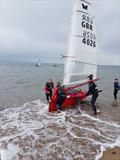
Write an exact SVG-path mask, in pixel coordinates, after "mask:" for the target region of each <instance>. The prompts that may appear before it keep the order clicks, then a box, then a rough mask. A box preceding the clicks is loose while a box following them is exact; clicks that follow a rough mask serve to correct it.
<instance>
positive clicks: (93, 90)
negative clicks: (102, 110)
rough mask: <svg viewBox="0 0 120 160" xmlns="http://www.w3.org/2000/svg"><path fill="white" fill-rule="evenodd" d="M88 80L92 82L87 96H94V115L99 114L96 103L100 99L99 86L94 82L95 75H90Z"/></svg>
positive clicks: (92, 99)
mask: <svg viewBox="0 0 120 160" xmlns="http://www.w3.org/2000/svg"><path fill="white" fill-rule="evenodd" d="M88 79H89V80H90V82H89V84H88V88H89V89H88V92H87V95H92V98H91V104H92V108H93V111H94V114H95V115H96V114H97V110H96V106H95V102H96V100H97V98H98V89H97V85H96V84H95V83H94V82H93V75H92V74H91V75H89V76H88Z"/></svg>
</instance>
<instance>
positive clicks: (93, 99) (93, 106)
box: [91, 95, 98, 115]
mask: <svg viewBox="0 0 120 160" xmlns="http://www.w3.org/2000/svg"><path fill="white" fill-rule="evenodd" d="M97 97H98V95H93V96H92V99H91V104H92V108H93V111H94V114H95V115H96V114H97V110H96V106H95V101H96V99H97Z"/></svg>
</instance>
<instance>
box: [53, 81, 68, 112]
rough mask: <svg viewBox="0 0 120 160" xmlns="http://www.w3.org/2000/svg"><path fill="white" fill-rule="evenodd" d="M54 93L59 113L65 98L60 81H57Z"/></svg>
mask: <svg viewBox="0 0 120 160" xmlns="http://www.w3.org/2000/svg"><path fill="white" fill-rule="evenodd" d="M54 94H55V95H56V96H57V97H56V110H57V112H58V113H60V112H61V110H62V104H63V102H64V100H65V98H66V93H65V89H64V87H63V86H61V84H60V82H57V86H56V88H55V89H54Z"/></svg>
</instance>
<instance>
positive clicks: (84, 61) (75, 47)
mask: <svg viewBox="0 0 120 160" xmlns="http://www.w3.org/2000/svg"><path fill="white" fill-rule="evenodd" d="M64 57H65V67H64V78H63V85H64V86H65V88H66V91H68V90H71V89H74V88H77V87H79V86H82V85H86V84H88V83H89V81H88V80H87V77H88V76H89V75H90V74H92V75H93V76H94V80H93V81H96V80H98V79H97V78H96V77H97V44H96V28H95V17H94V14H93V7H92V4H91V3H89V2H88V1H86V0H75V2H74V7H73V14H72V20H71V30H70V33H69V40H68V53H67V55H65V56H64ZM68 86H69V87H68ZM77 98H79V99H80V100H82V99H84V98H86V93H85V92H84V91H76V92H75V93H67V98H66V99H65V102H64V103H63V106H62V107H63V108H67V107H68V106H69V107H70V106H73V105H74V104H75V103H76V99H77ZM55 110H56V107H55V98H53V99H52V100H51V103H50V105H49V111H55Z"/></svg>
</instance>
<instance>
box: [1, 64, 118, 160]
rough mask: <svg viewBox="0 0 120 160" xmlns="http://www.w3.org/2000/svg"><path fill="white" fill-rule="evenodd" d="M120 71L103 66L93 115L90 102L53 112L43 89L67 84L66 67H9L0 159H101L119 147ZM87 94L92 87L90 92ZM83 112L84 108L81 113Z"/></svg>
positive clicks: (4, 73)
mask: <svg viewBox="0 0 120 160" xmlns="http://www.w3.org/2000/svg"><path fill="white" fill-rule="evenodd" d="M119 69H120V68H119V67H114V66H99V67H98V76H99V77H100V81H99V82H97V84H98V87H99V88H100V89H102V90H103V92H102V93H100V95H99V97H98V100H97V102H96V106H97V109H99V110H100V112H101V113H99V114H98V115H97V116H94V115H93V113H92V109H91V105H90V98H88V99H86V100H85V102H84V107H83V106H77V108H75V109H69V110H66V111H63V112H62V113H61V114H56V113H48V105H47V104H46V102H45V95H44V91H43V88H44V85H45V83H46V81H47V80H48V79H49V78H52V79H53V81H54V82H56V81H62V77H63V65H59V66H58V67H53V65H52V64H41V66H40V67H35V64H34V63H21V62H19V63H18V62H17V63H16V62H4V63H2V64H1V66H0V73H1V76H0V82H1V83H0V154H1V160H32V159H34V160H57V159H59V160H73V159H74V160H98V159H100V157H101V156H102V154H103V151H104V150H105V149H108V148H112V147H114V146H119V147H120V137H119V133H120V121H119V114H120V101H119V100H120V99H119V95H120V93H119V94H118V100H117V102H115V101H114V100H113V80H114V78H120V77H119ZM86 89H87V88H86ZM78 108H79V109H78Z"/></svg>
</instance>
